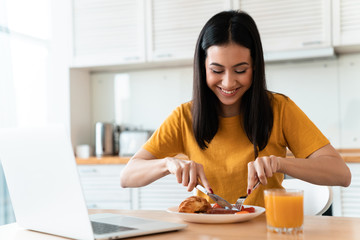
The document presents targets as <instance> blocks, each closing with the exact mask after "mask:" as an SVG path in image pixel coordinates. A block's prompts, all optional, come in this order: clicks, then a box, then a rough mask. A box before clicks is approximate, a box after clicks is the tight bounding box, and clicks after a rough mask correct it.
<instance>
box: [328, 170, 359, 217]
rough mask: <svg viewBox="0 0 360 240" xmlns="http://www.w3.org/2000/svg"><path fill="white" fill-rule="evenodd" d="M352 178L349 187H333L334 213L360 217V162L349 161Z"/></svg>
mask: <svg viewBox="0 0 360 240" xmlns="http://www.w3.org/2000/svg"><path fill="white" fill-rule="evenodd" d="M347 165H348V166H349V168H350V171H351V175H352V179H351V184H350V186H349V187H347V188H344V187H333V190H334V198H333V215H334V216H343V217H360V163H348V164H347Z"/></svg>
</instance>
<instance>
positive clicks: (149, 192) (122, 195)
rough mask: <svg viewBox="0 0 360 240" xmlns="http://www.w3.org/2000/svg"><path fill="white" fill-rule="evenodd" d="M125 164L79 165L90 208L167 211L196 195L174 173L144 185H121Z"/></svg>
mask: <svg viewBox="0 0 360 240" xmlns="http://www.w3.org/2000/svg"><path fill="white" fill-rule="evenodd" d="M124 167H125V165H124V164H109V165H106V164H94V165H83V164H81V165H78V171H79V175H80V179H81V183H82V186H83V190H84V195H85V200H86V204H87V207H88V208H95V209H162V210H164V209H167V208H168V207H171V206H177V205H179V204H180V203H181V202H182V201H183V200H184V199H185V198H187V197H189V196H192V195H193V193H192V192H187V190H186V188H185V187H183V186H182V185H180V184H178V183H177V181H176V178H175V176H174V175H168V176H165V177H163V178H161V179H159V180H157V181H155V182H154V183H152V184H149V185H147V186H145V187H141V188H121V187H120V172H121V170H122V169H123V168H124Z"/></svg>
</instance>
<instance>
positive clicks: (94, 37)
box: [73, 0, 360, 68]
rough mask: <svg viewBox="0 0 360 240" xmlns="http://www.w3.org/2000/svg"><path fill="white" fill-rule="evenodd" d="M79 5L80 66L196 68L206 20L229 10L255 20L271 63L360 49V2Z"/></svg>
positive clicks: (212, 0)
mask: <svg viewBox="0 0 360 240" xmlns="http://www.w3.org/2000/svg"><path fill="white" fill-rule="evenodd" d="M73 1H74V9H73V11H74V14H73V16H74V19H73V25H74V26H73V28H74V31H73V32H74V41H73V42H74V55H73V56H74V61H73V63H74V64H73V67H101V66H113V65H115V66H119V67H120V68H121V67H124V66H125V68H130V67H131V68H134V67H135V68H141V67H143V66H147V67H149V66H150V67H151V66H159V64H160V65H169V64H178V63H186V64H191V61H192V59H193V56H194V50H195V45H196V41H197V38H198V36H199V33H200V31H201V29H202V27H203V26H204V24H205V23H206V21H207V20H208V19H209V18H210V17H211V16H213V15H214V14H215V13H217V12H220V11H222V10H229V9H241V10H244V11H246V12H248V13H249V14H250V15H251V16H252V17H253V18H254V19H255V21H256V23H257V26H258V28H259V31H260V35H261V39H262V43H263V47H264V54H265V61H278V60H291V59H303V58H314V57H328V56H333V55H334V53H335V50H338V49H339V48H338V47H339V46H351V50H354V49H357V50H360V48H359V46H360V14H358V13H359V12H360V4H359V1H358V0H332V1H330V0H302V1H297V0H272V1H269V0H256V1H254V0H198V1H193V0H173V1H168V0H122V1H119V0H73ZM354 46H355V47H354ZM184 60H185V61H184Z"/></svg>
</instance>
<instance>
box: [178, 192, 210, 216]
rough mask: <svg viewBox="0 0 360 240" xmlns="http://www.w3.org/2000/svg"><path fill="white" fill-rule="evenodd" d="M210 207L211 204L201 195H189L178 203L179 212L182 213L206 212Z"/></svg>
mask: <svg viewBox="0 0 360 240" xmlns="http://www.w3.org/2000/svg"><path fill="white" fill-rule="evenodd" d="M209 209H211V204H210V203H209V202H208V200H206V199H205V198H203V197H199V196H191V197H188V198H186V199H185V200H184V201H182V202H181V203H180V205H179V212H183V213H206V212H207V211H208V210H209Z"/></svg>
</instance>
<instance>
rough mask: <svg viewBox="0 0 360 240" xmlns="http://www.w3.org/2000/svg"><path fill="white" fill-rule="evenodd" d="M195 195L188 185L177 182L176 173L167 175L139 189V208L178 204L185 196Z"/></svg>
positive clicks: (159, 207) (164, 208)
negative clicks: (188, 188)
mask: <svg viewBox="0 0 360 240" xmlns="http://www.w3.org/2000/svg"><path fill="white" fill-rule="evenodd" d="M190 196H193V193H192V192H188V191H187V190H186V187H184V186H182V185H181V184H179V183H177V180H176V177H175V175H168V176H165V177H163V178H161V179H159V180H157V181H155V182H153V183H152V184H149V185H148V186H145V187H142V188H139V189H138V195H137V199H138V206H136V208H138V209H160V210H166V209H167V208H169V207H173V206H178V205H179V204H180V203H181V202H182V201H184V200H185V198H187V197H190Z"/></svg>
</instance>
